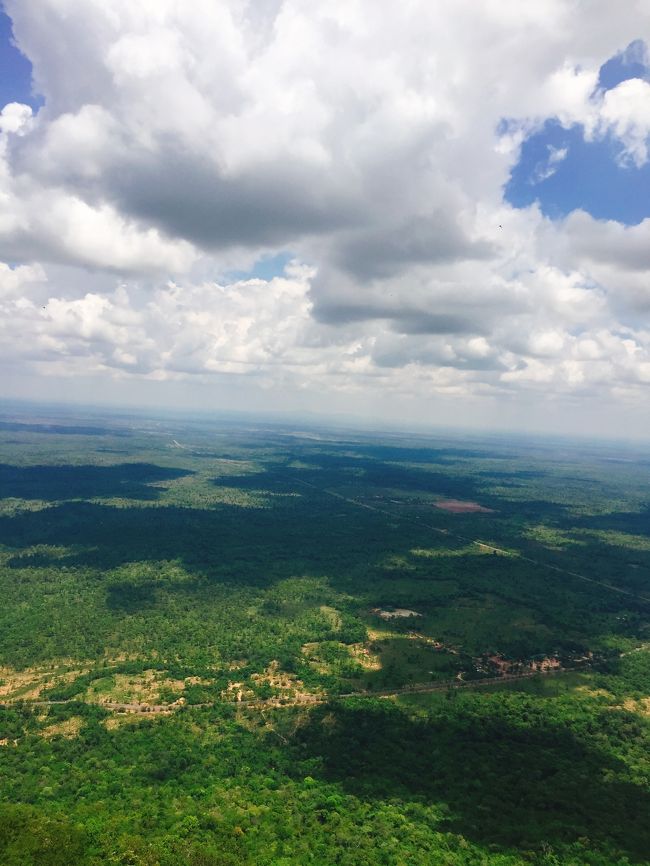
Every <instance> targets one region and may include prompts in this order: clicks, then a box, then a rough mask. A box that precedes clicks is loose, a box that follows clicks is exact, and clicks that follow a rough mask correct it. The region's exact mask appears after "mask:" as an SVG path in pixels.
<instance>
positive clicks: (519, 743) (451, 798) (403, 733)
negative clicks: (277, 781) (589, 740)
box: [298, 699, 650, 858]
mask: <svg viewBox="0 0 650 866" xmlns="http://www.w3.org/2000/svg"><path fill="white" fill-rule="evenodd" d="M486 706H487V705H485V704H483V707H482V708H480V707H479V706H478V705H477V704H474V705H472V703H471V702H465V701H463V700H462V699H460V700H458V701H456V700H454V699H452V700H450V701H449V703H448V705H447V707H446V708H444V709H443V710H442V711H441V712H439V713H438V714H436V716H432V717H430V718H428V719H425V718H421V719H414V718H412V717H410V716H409V715H407V714H406V713H405V712H404V711H402V710H401V709H399V708H398V707H395V706H394V705H391V704H389V703H387V702H379V701H377V702H374V703H368V702H365V703H361V702H346V703H341V704H338V705H334V706H325V707H321V708H319V709H317V710H315V711H314V712H313V714H312V715H311V717H310V719H309V722H308V723H307V725H306V726H304V727H303V728H302V729H300V730H299V732H298V738H299V741H300V743H301V748H302V750H303V752H304V754H305V757H310V758H313V759H314V760H315V761H317V762H318V763H319V764H320V766H321V774H322V776H323V777H324V778H325V779H326V780H327V781H330V782H336V783H338V784H340V785H341V786H342V787H343V788H344V789H345V790H346V791H348V792H349V793H352V794H355V795H357V796H360V797H362V798H369V799H377V800H379V801H386V800H389V801H390V800H391V799H407V800H414V801H418V802H422V801H426V802H431V803H445V804H446V805H447V807H448V810H449V812H448V817H447V819H446V821H445V824H446V826H445V828H444V829H446V830H449V831H451V832H454V833H460V834H462V835H463V836H465V837H467V838H470V839H472V840H474V841H476V842H478V843H480V844H489V845H496V846H501V847H504V848H507V847H510V846H516V847H519V848H528V847H539V846H543V845H544V844H547V845H548V844H550V845H553V846H561V845H565V844H570V843H572V842H575V841H576V840H577V839H578V838H580V837H586V838H589V839H591V840H592V841H597V842H598V843H600V844H601V845H603V846H608V845H611V844H614V845H615V846H617V847H618V848H620V849H621V850H623V851H625V852H626V853H628V854H629V855H632V856H638V857H641V858H643V857H645V856H647V852H648V850H650V825H649V824H648V822H647V816H648V814H650V795H649V794H648V792H647V791H646V790H644V789H643V788H641V787H639V786H637V785H634V784H632V783H631V782H627V781H624V780H623V777H624V776H626V775H627V768H626V767H625V765H624V764H623V762H622V761H620V760H619V759H617V758H616V757H615V756H613V755H612V754H608V753H607V752H605V751H604V750H600V749H598V748H594V747H593V746H590V745H586V744H585V741H584V739H582V740H580V739H578V738H577V736H576V735H574V734H573V733H572V731H571V730H570V728H569V725H568V724H563V723H562V721H561V720H559V719H557V718H552V719H549V718H543V717H542V716H540V715H538V716H537V718H534V717H533V716H532V712H530V711H531V710H532V708H530V707H529V708H528V710H527V709H526V707H525V706H523V708H522V705H520V706H519V707H517V706H515V705H512V706H510V707H507V706H506V707H505V709H504V708H495V709H496V711H493V712H491V711H490V710H489V709H486ZM529 712H530V715H529ZM606 723H607V725H608V726H609V728H611V727H612V726H613V725H615V724H616V720H609V719H607V720H606ZM621 724H622V725H625V724H627V725H628V728H629V721H628V720H623V721H622V722H621ZM627 735H628V736H629V735H630V731H629V730H627ZM617 774H618V775H619V778H616V775H617Z"/></svg>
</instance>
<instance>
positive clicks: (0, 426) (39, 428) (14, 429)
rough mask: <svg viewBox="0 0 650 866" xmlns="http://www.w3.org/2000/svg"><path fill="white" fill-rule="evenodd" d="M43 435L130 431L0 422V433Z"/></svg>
mask: <svg viewBox="0 0 650 866" xmlns="http://www.w3.org/2000/svg"><path fill="white" fill-rule="evenodd" d="M5 430H6V431H8V432H11V433H44V434H45V435H48V436H51V435H53V434H55V435H61V436H121V437H125V436H131V431H130V430H124V429H121V428H119V427H92V426H89V425H86V424H36V423H34V424H29V423H25V422H22V421H0V432H1V431H5Z"/></svg>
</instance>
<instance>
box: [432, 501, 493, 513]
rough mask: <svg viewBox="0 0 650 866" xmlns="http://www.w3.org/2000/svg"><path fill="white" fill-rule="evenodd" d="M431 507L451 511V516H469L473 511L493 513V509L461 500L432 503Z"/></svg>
mask: <svg viewBox="0 0 650 866" xmlns="http://www.w3.org/2000/svg"><path fill="white" fill-rule="evenodd" d="M433 505H434V507H435V508H441V509H442V510H443V511H451V512H452V513H453V514H471V513H472V512H475V511H482V512H485V513H490V514H493V513H494V509H493V508H486V507H485V506H484V505H479V504H478V502H464V501H463V500H462V499H441V500H440V501H439V502H434V503H433Z"/></svg>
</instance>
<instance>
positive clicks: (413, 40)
mask: <svg viewBox="0 0 650 866" xmlns="http://www.w3.org/2000/svg"><path fill="white" fill-rule="evenodd" d="M7 7H8V10H9V13H10V14H11V15H12V18H13V21H14V25H15V32H16V37H17V40H18V43H19V45H20V47H21V48H22V50H23V51H24V52H25V53H26V54H27V55H28V56H29V57H30V59H31V60H32V62H33V64H34V75H35V81H36V85H37V88H38V89H40V90H41V92H42V93H43V94H44V96H45V105H44V107H43V108H42V109H41V110H40V111H39V112H38V113H37V115H36V116H35V117H32V115H31V110H30V109H29V108H28V107H27V106H20V105H17V104H15V103H14V104H10V105H8V106H6V107H5V108H4V110H3V111H2V114H1V115H0V140H1V141H0V147H1V153H0V256H1V257H2V258H3V259H5V260H6V261H7V262H12V263H13V262H19V263H23V265H22V267H23V268H27V271H25V272H24V273H23V274H22V276H21V275H20V272H21V268H14V269H10V268H8V266H5V270H2V268H0V304H1V305H2V307H1V309H0V312H1V313H2V315H3V317H4V321H5V323H6V322H11V323H13V324H11V325H7V324H5V325H4V326H3V330H2V332H1V335H0V339H1V340H2V345H3V349H2V352H3V357H4V358H5V359H10V358H12V357H13V358H17V357H18V358H21V359H22V363H24V364H25V365H27V366H29V365H33V366H35V368H36V369H37V370H38V372H39V373H48V372H49V373H52V372H56V373H57V374H59V373H65V374H66V375H76V374H77V373H78V371H79V370H80V369H82V368H83V369H86V370H94V371H95V372H96V373H97V375H103V376H106V377H109V376H111V375H115V376H120V377H146V378H148V379H155V380H157V381H165V380H173V379H179V378H180V379H184V380H188V379H191V378H197V379H200V380H205V381H210V377H216V376H224V375H232V376H238V377H243V376H245V377H247V378H249V379H255V380H256V381H259V382H260V384H263V385H264V386H265V387H268V388H270V389H273V388H275V389H276V390H277V392H278V393H281V392H282V391H283V390H284V389H285V386H286V384H287V382H288V381H291V382H292V383H293V385H294V386H295V387H296V388H298V389H300V388H303V387H306V388H312V389H315V390H316V391H318V392H319V393H321V392H322V393H324V394H325V393H329V392H335V391H345V392H357V393H358V392H359V391H362V390H364V389H368V390H372V389H375V390H377V389H380V390H381V392H382V393H383V394H386V393H395V394H406V393H410V394H413V395H416V396H417V395H418V394H422V393H424V394H429V393H437V394H447V395H452V394H453V395H457V396H459V397H460V396H464V397H465V398H466V399H470V398H472V399H473V395H482V396H485V395H495V397H499V396H501V397H503V398H504V399H507V398H508V395H510V394H511V393H513V392H515V391H516V390H517V389H520V391H519V393H525V392H527V391H530V389H532V390H533V391H535V393H537V392H540V393H541V392H543V393H548V394H551V395H558V394H563V393H581V394H585V395H587V394H589V393H590V389H593V393H596V391H597V390H598V389H601V392H602V389H609V391H610V392H611V393H612V394H614V393H620V392H621V389H622V390H624V391H625V393H627V394H629V393H630V389H632V390H634V389H635V388H640V387H645V383H646V374H645V373H644V372H643V371H645V370H646V367H645V365H646V364H647V363H648V346H649V345H650V344H649V341H648V336H647V328H648V326H647V322H646V317H647V315H648V313H650V302H649V301H648V295H649V292H648V283H647V276H648V273H649V272H650V260H649V259H648V255H647V250H648V248H649V247H648V237H647V235H648V232H649V231H650V228H649V226H650V221H648V224H647V225H646V223H642V224H641V225H640V226H637V227H634V228H629V229H626V228H624V227H622V226H620V225H618V224H616V223H611V222H610V223H608V222H597V221H595V220H593V219H592V218H590V217H588V216H587V215H586V214H584V213H576V214H574V215H572V216H571V217H569V218H568V219H567V220H566V221H564V222H563V223H561V224H552V223H550V222H549V221H548V220H546V219H545V218H543V217H542V216H541V214H540V213H539V212H538V210H537V209H536V208H535V207H532V208H529V209H528V210H524V211H516V210H513V209H512V208H510V207H508V206H507V205H506V204H504V202H503V185H504V183H505V182H506V181H507V179H508V175H509V171H510V169H511V167H512V165H513V163H514V162H515V161H516V160H517V158H518V149H519V146H520V144H521V142H522V140H523V138H524V137H525V136H526V135H527V134H529V133H530V132H531V131H532V130H535V129H537V128H539V126H540V124H542V123H543V122H544V121H545V120H546V119H547V118H549V117H555V118H558V119H559V120H560V122H561V123H564V124H566V125H570V124H573V123H581V124H583V126H584V128H585V130H586V134H587V135H589V136H593V137H595V136H605V135H609V136H612V137H614V138H615V139H616V140H617V141H618V142H619V144H620V147H621V148H622V152H623V154H624V156H625V158H626V159H627V160H629V161H631V162H633V163H634V164H635V165H641V164H643V163H644V162H645V161H646V160H647V158H648V154H647V137H648V131H649V129H650V113H649V112H650V109H649V107H648V105H649V102H648V94H649V93H650V85H648V84H647V83H646V82H643V81H640V80H635V81H628V82H623V83H622V84H620V85H618V86H617V87H616V88H614V89H613V90H610V91H608V92H606V93H602V92H599V91H598V90H597V81H598V70H599V67H600V65H601V64H602V63H603V62H604V61H605V60H606V59H607V58H608V57H610V56H612V55H613V54H615V53H616V52H617V51H618V50H620V49H621V47H623V46H625V45H626V44H628V43H630V42H631V41H632V40H633V39H635V38H638V37H639V35H643V33H644V30H645V29H646V28H647V15H648V6H647V2H646V0H638V2H637V0H626V2H624V3H623V7H622V8H621V9H620V10H619V12H617V13H616V14H614V13H613V12H612V11H611V6H610V4H608V3H605V2H604V0H597V2H594V3H593V4H590V7H589V9H587V8H586V7H585V6H584V4H581V3H573V2H569V0H540V2H536V3H529V4H524V3H520V2H514V0H512V2H510V0H507V2H503V0H502V2H487V3H483V4H476V3H474V2H471V0H458V2H457V3H454V4H452V5H449V4H444V3H442V2H424V0H413V2H412V3H409V4H407V5H406V6H403V5H402V6H400V5H399V4H395V3H392V2H388V0H379V2H376V0H375V2H372V3H371V2H370V0H353V2H350V0H332V2H330V3H327V4H320V5H318V4H317V5H314V4H313V3H308V2H307V0H267V2H264V3H259V2H242V0H221V2H218V3H215V2H212V0H197V2H195V3H192V4H187V3H183V2H181V0H156V2H154V0H143V2H140V3H137V4H134V3H132V2H129V0H113V2H111V3H110V4H106V3H104V2H101V0H34V2H32V3H29V4H26V3H19V2H18V0H8V3H7ZM565 157H566V150H565V149H561V148H556V149H553V148H551V149H549V151H548V156H547V158H546V160H544V162H543V164H540V166H539V171H538V179H542V178H543V177H549V176H550V174H551V173H552V172H553V171H555V170H556V168H557V167H558V165H559V163H560V162H561V161H562V160H563V159H564V158H565ZM282 250H290V251H291V253H292V255H294V256H295V257H296V260H295V262H294V263H293V264H292V265H291V266H290V267H289V268H288V270H287V272H286V273H285V274H284V275H283V276H278V277H276V278H275V279H271V280H266V281H265V280H244V281H234V280H232V279H228V278H227V271H228V270H235V269H237V268H247V267H249V266H250V263H251V262H252V261H255V259H256V258H258V257H259V256H261V255H262V254H264V253H274V252H278V251H282ZM300 263H306V264H300ZM62 265H63V266H65V268H66V269H67V270H62V268H61V266H62ZM30 268H31V269H32V270H29V269H30ZM73 272H74V273H75V274H76V276H74V277H72V273H73ZM107 274H108V275H109V276H108V277H107ZM46 276H47V280H48V281H47V282H46V281H45V277H46ZM5 286H6V288H5ZM116 287H117V288H116ZM16 324H18V326H19V327H16ZM19 333H20V334H21V338H20V339H18V338H17V336H16V335H17V334H19ZM22 335H27V336H26V337H24V338H23V336H22ZM544 389H546V390H544ZM585 399H587V398H586V397H585Z"/></svg>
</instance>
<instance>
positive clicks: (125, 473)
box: [0, 463, 194, 502]
mask: <svg viewBox="0 0 650 866" xmlns="http://www.w3.org/2000/svg"><path fill="white" fill-rule="evenodd" d="M193 474H194V473H193V472H192V471H191V470H188V469H175V468H172V467H166V466H156V465H154V464H152V463H120V464H117V465H116V466H92V465H88V466H69V465H66V466H12V465H9V464H5V463H3V464H0V490H1V491H2V495H3V497H7V498H8V497H12V498H16V499H42V500H46V501H50V502H52V501H60V500H66V499H88V498H91V497H98V496H120V497H125V498H129V499H143V500H154V499H158V498H159V497H160V494H161V492H162V491H160V490H157V489H156V488H155V487H150V486H149V485H151V484H152V483H154V482H160V481H172V480H174V479H175V478H180V477H181V476H184V475H193Z"/></svg>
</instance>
